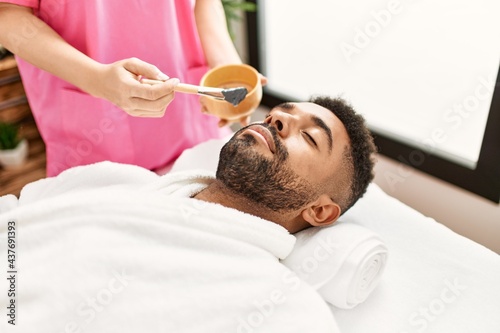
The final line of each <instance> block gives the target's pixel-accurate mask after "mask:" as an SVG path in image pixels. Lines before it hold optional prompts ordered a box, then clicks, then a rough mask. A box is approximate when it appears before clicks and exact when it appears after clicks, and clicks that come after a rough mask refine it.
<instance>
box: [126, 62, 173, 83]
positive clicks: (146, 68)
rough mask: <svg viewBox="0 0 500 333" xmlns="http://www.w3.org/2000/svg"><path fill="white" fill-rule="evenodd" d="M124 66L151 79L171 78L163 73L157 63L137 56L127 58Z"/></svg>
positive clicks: (164, 79) (162, 79)
mask: <svg viewBox="0 0 500 333" xmlns="http://www.w3.org/2000/svg"><path fill="white" fill-rule="evenodd" d="M123 67H124V68H125V69H126V70H127V71H129V72H131V73H134V74H135V75H142V76H144V77H146V78H149V79H153V80H161V81H166V80H168V79H169V77H168V75H166V74H164V73H162V72H161V71H160V70H159V69H158V67H156V66H155V65H152V64H149V63H147V62H145V61H142V60H140V59H137V58H130V59H125V60H124V62H123Z"/></svg>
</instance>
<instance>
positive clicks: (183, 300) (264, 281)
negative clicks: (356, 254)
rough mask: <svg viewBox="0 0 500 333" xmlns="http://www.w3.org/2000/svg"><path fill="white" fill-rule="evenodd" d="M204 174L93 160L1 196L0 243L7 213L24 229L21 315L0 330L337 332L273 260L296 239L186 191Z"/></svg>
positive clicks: (2, 302) (3, 300)
mask: <svg viewBox="0 0 500 333" xmlns="http://www.w3.org/2000/svg"><path fill="white" fill-rule="evenodd" d="M127 175H128V176H127ZM208 179H209V173H206V172H205V173H203V172H199V173H198V172H196V171H194V172H191V173H183V174H180V173H179V174H176V175H173V174H172V175H167V176H164V177H158V176H156V175H154V174H151V173H150V172H149V171H147V170H144V169H141V168H139V167H133V166H126V165H119V164H113V163H99V164H95V165H90V166H86V167H80V168H75V169H74V170H68V171H67V172H64V173H63V174H61V175H60V176H58V177H56V178H50V179H45V180H43V181H41V182H40V183H34V184H32V185H30V186H29V187H26V188H25V189H24V190H23V192H22V194H21V199H20V200H19V203H17V202H16V200H15V198H12V197H7V198H5V199H2V200H0V203H5V205H2V206H4V207H5V208H6V209H5V211H6V213H2V214H0V239H2V238H3V239H5V238H6V232H7V221H9V220H11V219H14V220H15V222H16V227H17V235H19V257H18V262H17V265H18V267H19V284H18V287H19V288H18V290H19V294H18V295H17V296H16V297H17V298H16V301H17V303H16V304H18V305H19V308H18V309H19V311H18V318H17V322H16V326H15V327H14V326H11V325H9V326H8V325H7V320H3V321H2V322H1V323H0V331H1V332H24V333H28V332H37V333H39V332H64V331H74V332H76V331H82V332H83V331H85V332H111V331H113V332H124V333H126V332H158V331H162V332H186V333H187V332H190V333H191V332H192V333H198V332H200V333H201V332H203V333H204V332H247V333H248V332H255V333H256V332H309V331H310V332H328V333H333V332H339V331H338V328H337V326H336V322H335V319H334V318H333V316H332V314H331V311H330V310H329V308H328V306H327V305H326V303H325V302H324V301H323V300H322V299H321V297H320V296H319V295H318V294H317V293H316V292H315V291H314V290H313V289H312V288H311V287H310V286H308V285H307V284H305V283H300V280H299V278H297V277H296V276H295V275H294V274H293V272H291V271H290V270H289V269H288V268H286V267H285V266H283V265H281V264H280V263H279V261H278V258H282V257H285V256H286V255H288V254H289V252H290V251H291V250H292V248H293V244H294V241H295V238H294V237H293V236H292V235H290V234H289V233H288V232H287V231H286V229H284V228H283V227H281V226H279V225H277V224H275V223H272V222H269V221H265V220H262V219H260V218H258V217H255V216H251V215H249V214H245V213H242V212H240V211H237V210H234V209H229V208H226V207H223V206H221V205H218V204H214V203H208V202H203V201H200V200H196V199H190V198H189V197H186V195H189V193H190V192H191V191H193V190H196V187H197V186H199V187H202V186H204V184H205V183H206V182H207V181H208ZM12 199H14V200H12ZM7 206H8V207H7ZM7 208H8V210H7ZM6 250H7V247H6V246H2V247H1V248H0V257H2V258H6V257H7V253H6ZM7 282H8V281H7V280H6V279H2V280H1V281H0V290H8V288H7ZM6 294H7V293H5V295H6ZM7 302H9V300H8V299H7V297H0V308H2V309H4V312H3V314H4V315H5V310H6V308H7ZM4 317H5V316H4Z"/></svg>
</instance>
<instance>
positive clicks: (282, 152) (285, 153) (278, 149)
mask: <svg viewBox="0 0 500 333" xmlns="http://www.w3.org/2000/svg"><path fill="white" fill-rule="evenodd" d="M250 126H262V127H264V128H265V129H267V130H268V131H269V132H270V133H271V136H272V138H273V141H274V145H275V147H276V153H277V154H278V155H280V156H283V157H285V158H286V157H288V151H287V149H286V148H285V146H284V145H283V143H282V142H281V139H280V136H279V134H278V130H277V129H276V128H275V127H274V126H271V125H269V124H268V123H254V124H250V125H248V126H245V127H243V128H242V129H240V130H239V131H238V133H239V132H242V131H244V130H245V129H247V128H248V127H250Z"/></svg>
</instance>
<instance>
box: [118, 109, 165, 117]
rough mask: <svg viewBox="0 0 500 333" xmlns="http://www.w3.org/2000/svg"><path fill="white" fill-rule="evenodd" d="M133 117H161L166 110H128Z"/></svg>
mask: <svg viewBox="0 0 500 333" xmlns="http://www.w3.org/2000/svg"><path fill="white" fill-rule="evenodd" d="M127 113H128V114H129V115H131V116H132V117H138V118H161V117H163V116H164V115H165V110H164V111H149V110H133V111H129V112H127Z"/></svg>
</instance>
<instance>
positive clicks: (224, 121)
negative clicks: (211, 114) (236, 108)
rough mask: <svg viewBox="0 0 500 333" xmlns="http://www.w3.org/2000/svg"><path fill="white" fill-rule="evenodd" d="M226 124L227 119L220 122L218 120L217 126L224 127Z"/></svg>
mask: <svg viewBox="0 0 500 333" xmlns="http://www.w3.org/2000/svg"><path fill="white" fill-rule="evenodd" d="M227 124H228V121H227V119H221V120H219V124H218V125H219V127H224V126H226V125H227Z"/></svg>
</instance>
